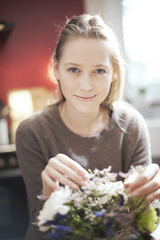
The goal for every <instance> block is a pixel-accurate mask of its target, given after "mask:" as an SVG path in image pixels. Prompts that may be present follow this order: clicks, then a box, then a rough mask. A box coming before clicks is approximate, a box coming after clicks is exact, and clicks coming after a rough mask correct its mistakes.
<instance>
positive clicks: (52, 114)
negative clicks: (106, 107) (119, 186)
mask: <svg viewBox="0 0 160 240" xmlns="http://www.w3.org/2000/svg"><path fill="white" fill-rule="evenodd" d="M118 112H119V113H121V115H120V116H121V117H120V118H121V120H120V126H121V127H122V129H123V130H122V129H121V128H120V127H119V126H118V124H117V122H116V120H115V112H114V111H113V112H111V116H110V122H109V124H108V125H107V126H106V128H105V129H104V130H103V131H102V132H101V133H99V134H97V135H95V136H92V137H81V136H79V135H77V134H75V133H73V132H72V131H70V130H69V129H68V128H67V127H66V125H65V124H64V122H63V121H62V119H61V117H60V115H59V111H58V105H53V106H49V107H47V108H44V109H43V110H41V111H38V112H36V113H34V114H33V115H32V116H30V117H29V118H26V119H24V120H23V121H22V122H21V123H20V125H19V127H18V129H17V133H16V149H17V158H18V162H19V166H20V169H21V172H22V175H23V178H24V181H25V184H26V189H27V194H28V200H29V209H30V216H31V221H35V219H36V216H37V214H38V212H39V210H40V208H41V203H40V200H38V199H37V195H39V194H40V193H41V189H42V183H41V172H42V170H43V169H44V168H45V166H46V164H47V162H48V160H49V159H50V158H52V157H54V156H56V155H57V154H58V153H63V154H66V155H68V156H69V157H71V158H72V159H73V160H75V161H77V162H78V163H80V164H81V165H82V166H83V167H84V168H85V169H89V168H90V169H92V170H93V169H95V168H98V169H103V168H106V167H108V166H110V165H111V166H112V171H113V172H119V171H123V172H127V171H128V170H129V168H130V166H131V165H138V164H148V163H150V162H151V153H150V142H149V135H148V130H147V127H146V125H145V121H144V119H143V117H142V116H141V115H140V114H139V113H138V112H137V111H136V110H134V109H133V108H130V107H127V106H125V105H124V106H121V107H120V108H119V110H118Z"/></svg>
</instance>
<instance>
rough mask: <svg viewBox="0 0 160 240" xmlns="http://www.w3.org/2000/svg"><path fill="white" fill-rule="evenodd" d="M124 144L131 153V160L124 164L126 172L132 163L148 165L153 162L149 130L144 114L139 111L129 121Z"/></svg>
mask: <svg viewBox="0 0 160 240" xmlns="http://www.w3.org/2000/svg"><path fill="white" fill-rule="evenodd" d="M124 146H125V147H124V148H125V152H126V153H127V155H130V161H128V163H127V161H126V162H125V164H124V171H125V172H126V171H128V170H129V168H130V166H131V165H134V166H136V165H147V164H150V163H151V162H152V160H151V147H150V137H149V131H148V128H147V125H146V123H145V120H144V118H143V116H142V115H141V114H139V113H136V114H135V115H133V118H132V119H131V120H130V121H129V123H128V127H127V131H126V137H125V141H124ZM128 152H129V154H128Z"/></svg>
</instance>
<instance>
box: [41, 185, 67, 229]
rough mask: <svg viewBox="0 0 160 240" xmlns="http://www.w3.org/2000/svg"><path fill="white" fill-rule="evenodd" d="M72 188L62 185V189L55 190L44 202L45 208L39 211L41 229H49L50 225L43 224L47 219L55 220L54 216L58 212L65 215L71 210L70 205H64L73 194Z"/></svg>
mask: <svg viewBox="0 0 160 240" xmlns="http://www.w3.org/2000/svg"><path fill="white" fill-rule="evenodd" d="M71 193H72V190H71V189H69V188H68V187H65V188H64V187H61V189H60V190H57V191H54V192H53V193H52V194H51V195H50V197H49V198H48V199H47V201H46V202H45V203H44V206H43V209H42V210H41V211H40V212H39V216H38V217H37V219H38V226H39V227H40V230H41V231H47V230H48V228H49V227H48V226H47V227H46V226H42V225H43V224H44V223H45V222H46V221H48V220H53V216H55V215H56V214H57V213H60V214H61V215H65V214H67V213H68V211H69V207H68V206H66V205H64V204H65V203H66V202H67V201H68V199H69V197H70V196H71Z"/></svg>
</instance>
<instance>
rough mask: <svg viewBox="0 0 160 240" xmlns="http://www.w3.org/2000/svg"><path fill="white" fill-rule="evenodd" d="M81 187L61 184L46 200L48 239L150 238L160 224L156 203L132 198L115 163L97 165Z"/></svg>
mask: <svg viewBox="0 0 160 240" xmlns="http://www.w3.org/2000/svg"><path fill="white" fill-rule="evenodd" d="M89 173H90V179H89V181H88V183H87V184H86V185H85V186H81V187H79V189H78V190H71V189H70V188H69V187H67V186H65V187H61V189H60V190H58V191H54V192H53V193H52V194H51V196H50V197H49V198H48V199H47V200H46V201H45V203H44V206H43V209H42V210H41V211H40V213H39V216H38V222H37V225H38V227H39V230H40V231H46V236H47V238H48V239H70V240H73V239H83V240H84V239H86V240H91V239H92V240H96V239H114V240H120V239H123V240H125V239H126V240H128V239H145V240H146V239H148V238H147V236H149V235H150V233H152V232H153V231H154V230H155V229H156V227H157V224H158V211H157V208H156V205H155V204H153V202H152V203H149V202H148V201H147V200H146V198H145V197H135V198H132V197H131V196H130V195H127V194H126V193H125V190H124V185H123V182H122V181H117V180H116V179H117V174H116V173H112V172H111V167H109V168H106V169H103V170H102V171H100V170H98V169H95V170H94V172H93V173H92V172H91V171H89Z"/></svg>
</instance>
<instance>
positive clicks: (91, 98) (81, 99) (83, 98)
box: [74, 94, 97, 102]
mask: <svg viewBox="0 0 160 240" xmlns="http://www.w3.org/2000/svg"><path fill="white" fill-rule="evenodd" d="M74 96H75V97H76V98H77V99H78V100H80V101H84V102H88V101H91V100H93V99H94V98H95V97H96V96H97V95H96V94H95V95H93V96H79V95H74Z"/></svg>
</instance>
